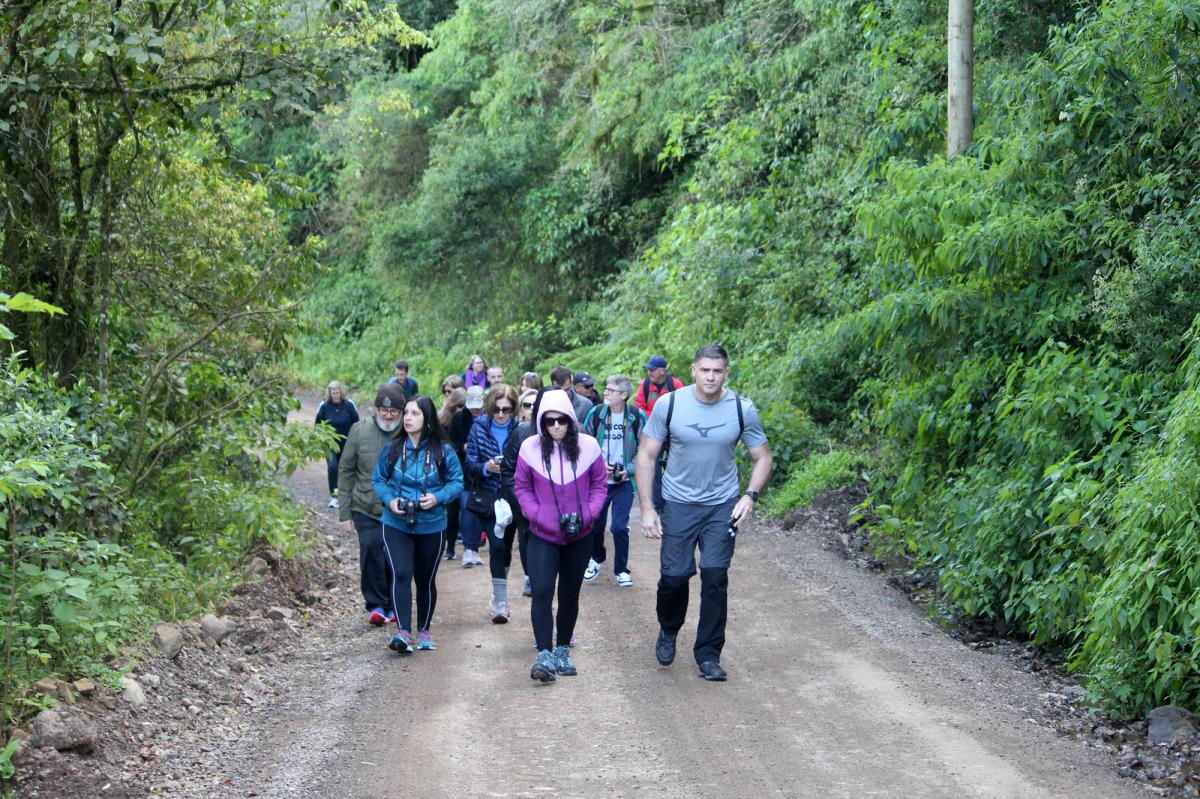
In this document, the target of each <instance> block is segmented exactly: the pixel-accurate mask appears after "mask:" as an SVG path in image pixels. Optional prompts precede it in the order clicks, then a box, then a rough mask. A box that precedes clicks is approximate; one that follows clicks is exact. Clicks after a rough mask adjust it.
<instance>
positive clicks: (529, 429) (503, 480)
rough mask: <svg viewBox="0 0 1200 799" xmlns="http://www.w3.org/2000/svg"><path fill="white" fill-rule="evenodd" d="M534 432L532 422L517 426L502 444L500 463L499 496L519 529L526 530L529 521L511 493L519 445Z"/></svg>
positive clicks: (519, 449) (513, 493) (519, 450)
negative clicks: (509, 509) (502, 452)
mask: <svg viewBox="0 0 1200 799" xmlns="http://www.w3.org/2000/svg"><path fill="white" fill-rule="evenodd" d="M535 432H537V431H536V429H535V428H534V426H533V422H521V423H520V424H519V425H517V429H516V430H513V431H512V433H510V434H509V436H508V441H506V442H504V458H503V459H502V460H501V461H500V496H502V497H504V498H505V499H507V500H508V504H509V506H511V507H512V512H513V521H514V522H516V524H517V527H518V528H519V529H526V528H528V527H529V521H528V520H527V519H526V518H525V514H524V513H521V503H520V502H517V495H516V493H515V492H514V491H513V479H514V475H515V474H516V472H517V455H518V454H519V453H520V452H521V445H522V444H524V443H525V439H527V438H529V437H530V436H532V435H533V434H534V433H535Z"/></svg>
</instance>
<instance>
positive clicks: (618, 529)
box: [592, 478, 633, 574]
mask: <svg viewBox="0 0 1200 799" xmlns="http://www.w3.org/2000/svg"><path fill="white" fill-rule="evenodd" d="M609 507H612V534H613V550H614V552H613V574H620V573H621V572H627V571H629V511H630V509H631V508H633V481H632V480H630V479H628V478H627V479H625V480H622V481H621V482H619V483H612V484H610V485H609V486H608V498H607V499H605V500H604V508H603V509H602V510H601V511H600V516H599V517H598V518H597V519H596V524H595V525H593V526H592V560H594V561H596V562H597V563H603V562H604V561H605V559H606V558H607V557H608V552H607V551H606V550H605V549H604V528H605V527H607V526H608V509H609Z"/></svg>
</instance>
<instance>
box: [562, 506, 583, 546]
mask: <svg viewBox="0 0 1200 799" xmlns="http://www.w3.org/2000/svg"><path fill="white" fill-rule="evenodd" d="M581 527H583V519H582V518H580V516H579V514H578V513H563V514H561V515H559V517H558V529H559V530H561V531H562V534H563V535H565V536H566V537H567V540H568V541H570V540H571V539H572V538H574V537H575V536H577V535H579V530H580V528H581Z"/></svg>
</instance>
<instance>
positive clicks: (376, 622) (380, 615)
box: [367, 608, 395, 627]
mask: <svg viewBox="0 0 1200 799" xmlns="http://www.w3.org/2000/svg"><path fill="white" fill-rule="evenodd" d="M387 621H388V617H387V613H386V612H384V610H383V608H371V615H370V616H367V624H369V625H371V626H372V627H379V626H380V625H383V624H386V623H387ZM392 621H395V619H392Z"/></svg>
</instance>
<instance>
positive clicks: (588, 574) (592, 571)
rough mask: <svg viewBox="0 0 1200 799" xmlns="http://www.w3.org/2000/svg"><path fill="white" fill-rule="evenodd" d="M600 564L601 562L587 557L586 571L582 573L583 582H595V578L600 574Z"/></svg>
mask: <svg viewBox="0 0 1200 799" xmlns="http://www.w3.org/2000/svg"><path fill="white" fill-rule="evenodd" d="M600 566H601V564H599V563H597V562H596V561H594V560H590V559H589V560H588V567H587V571H585V572H584V573H583V581H584V582H585V583H594V582H596V578H597V577H599V576H600Z"/></svg>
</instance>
